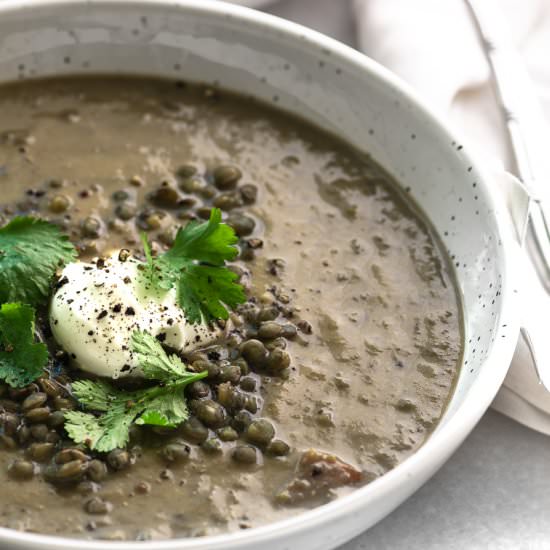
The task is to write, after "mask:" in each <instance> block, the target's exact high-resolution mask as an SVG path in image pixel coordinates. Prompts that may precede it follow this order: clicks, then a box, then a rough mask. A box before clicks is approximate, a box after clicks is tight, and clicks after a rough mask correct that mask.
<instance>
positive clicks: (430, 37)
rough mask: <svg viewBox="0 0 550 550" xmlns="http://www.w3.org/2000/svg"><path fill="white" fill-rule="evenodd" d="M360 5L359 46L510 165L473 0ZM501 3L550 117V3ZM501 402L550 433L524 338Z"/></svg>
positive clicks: (540, 298) (500, 165)
mask: <svg viewBox="0 0 550 550" xmlns="http://www.w3.org/2000/svg"><path fill="white" fill-rule="evenodd" d="M354 6H355V10H356V12H357V21H358V40H359V47H360V48H361V49H362V50H363V51H364V52H365V53H367V54H368V55H369V56H370V57H372V58H374V59H376V60H377V61H378V62H379V63H381V64H383V65H385V66H386V67H388V68H389V69H391V70H392V71H393V72H395V73H397V74H398V75H399V76H401V77H402V78H404V79H405V80H406V81H408V82H409V84H411V85H412V86H413V87H414V88H416V90H417V91H418V92H419V93H420V95H421V96H423V97H424V99H425V100H426V102H427V103H428V105H429V106H430V107H431V108H432V109H433V110H435V111H436V112H438V113H439V115H440V116H441V117H442V118H444V119H445V120H446V121H447V122H448V123H449V124H450V126H452V127H453V128H454V130H455V131H456V132H458V133H459V134H461V135H462V136H464V139H465V140H467V141H468V142H469V143H470V147H473V148H474V150H475V151H476V152H477V153H478V154H477V156H478V157H481V158H483V159H484V161H485V162H486V163H487V164H489V165H491V167H492V168H493V169H495V170H498V169H509V168H510V166H511V164H512V163H511V154H510V151H509V148H508V141H507V136H506V132H505V128H504V125H503V120H502V116H501V114H500V112H499V108H498V104H497V102H496V100H495V96H494V92H493V89H492V86H491V81H490V70H489V66H488V63H487V61H486V59H485V56H484V53H483V50H482V47H481V43H480V40H479V38H478V36H477V33H476V31H475V27H474V25H473V21H472V19H471V17H470V14H469V11H468V8H467V6H466V4H465V2H464V1H463V0H415V1H414V2H411V1H410V0H354ZM499 6H500V9H501V11H502V12H503V15H504V17H505V19H506V21H507V24H508V27H509V31H510V36H509V39H510V40H511V41H512V43H513V44H514V45H515V46H516V47H517V48H518V49H519V51H520V53H521V55H522V57H523V58H524V60H525V62H526V64H527V68H528V70H529V73H530V75H531V77H532V79H533V81H534V83H535V86H536V90H537V93H538V95H539V97H540V100H541V102H542V106H543V110H544V114H545V118H546V120H547V121H548V122H550V63H548V52H549V51H550V2H548V0H529V1H528V2H526V1H525V0H499ZM548 147H549V148H550V144H548ZM549 153H550V151H549ZM548 183H549V185H550V182H548ZM525 279H526V280H528V281H530V283H529V284H528V285H526V286H527V288H528V289H529V296H528V297H527V298H528V300H529V302H530V303H532V304H538V307H531V308H528V309H529V311H528V314H529V315H539V314H540V317H541V323H542V322H543V317H542V315H544V314H545V313H546V316H547V315H548V313H550V311H549V310H548V309H547V310H546V312H545V311H544V309H546V308H544V307H543V304H546V305H547V306H548V308H550V299H549V298H548V296H547V295H546V294H545V292H544V291H543V290H542V288H541V286H540V284H539V282H538V281H537V280H536V278H535V277H534V273H533V271H532V269H530V268H529V267H527V269H526V273H525ZM548 330H549V341H550V327H548ZM493 407H494V408H495V409H496V410H498V411H500V412H502V413H504V414H506V415H508V416H510V417H511V418H514V419H515V420H517V421H519V422H521V423H523V424H525V425H527V426H529V427H531V428H533V429H536V430H538V431H540V432H543V433H546V434H548V435H550V394H549V393H548V392H547V391H546V390H545V389H544V387H543V386H541V385H540V384H539V383H538V378H537V376H536V373H535V370H534V367H533V365H532V362H531V358H530V355H529V352H528V350H527V348H526V346H525V345H524V344H523V343H522V342H521V341H520V342H519V344H518V348H517V350H516V353H515V356H514V359H513V362H512V366H511V368H510V371H509V373H508V376H507V377H506V380H505V382H504V385H503V387H502V388H501V390H500V392H499V394H498V396H497V398H496V399H495V401H494V403H493Z"/></svg>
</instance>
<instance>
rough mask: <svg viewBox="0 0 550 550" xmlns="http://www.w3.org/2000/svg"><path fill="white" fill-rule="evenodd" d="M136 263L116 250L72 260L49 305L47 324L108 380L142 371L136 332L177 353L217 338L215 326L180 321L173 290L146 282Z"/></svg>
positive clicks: (86, 366) (85, 366)
mask: <svg viewBox="0 0 550 550" xmlns="http://www.w3.org/2000/svg"><path fill="white" fill-rule="evenodd" d="M139 265H140V262H139V261H138V260H136V259H134V258H132V257H129V258H127V259H126V258H124V255H123V254H118V253H117V254H114V255H113V256H111V257H110V258H108V259H105V260H102V259H100V260H95V261H93V262H91V263H86V262H75V263H71V264H68V265H67V266H66V267H65V269H64V270H63V273H62V274H61V278H60V281H59V285H60V286H59V288H58V290H57V291H56V293H55V294H54V296H53V298H52V302H51V305H50V326H51V329H52V332H53V336H54V338H55V339H56V341H57V342H58V344H59V345H60V346H61V347H62V348H63V349H64V350H65V351H66V352H67V353H69V354H70V355H71V357H72V358H73V360H74V362H75V364H76V365H77V366H78V367H80V368H81V369H82V370H85V371H87V372H90V373H93V374H96V375H98V376H108V377H111V378H119V377H123V376H129V375H132V376H140V375H142V373H141V371H140V369H139V365H138V364H137V361H136V358H135V357H134V354H133V353H132V350H131V338H132V334H133V333H134V331H136V330H140V331H147V332H149V333H150V334H152V335H153V336H156V337H157V338H158V339H159V340H160V341H161V342H163V343H164V344H166V345H167V346H169V347H171V348H174V349H175V350H178V351H180V352H183V351H186V352H187V351H192V350H194V349H197V348H199V347H204V346H205V345H208V344H210V343H212V342H214V341H215V340H216V339H217V338H219V336H220V330H219V329H213V328H210V327H208V326H206V325H203V324H190V323H189V322H188V321H187V320H186V319H185V315H184V313H183V311H182V310H181V308H180V307H179V306H178V304H177V300H176V290H175V289H170V290H168V291H163V290H159V289H156V288H154V287H153V286H152V285H150V284H146V283H145V278H144V276H143V273H142V272H141V271H140V270H139V269H138V266H139Z"/></svg>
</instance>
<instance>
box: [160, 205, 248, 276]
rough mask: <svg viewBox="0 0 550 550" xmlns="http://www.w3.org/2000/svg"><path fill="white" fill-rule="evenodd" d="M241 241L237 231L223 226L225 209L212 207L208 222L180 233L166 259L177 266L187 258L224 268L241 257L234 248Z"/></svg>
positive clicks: (186, 228)
mask: <svg viewBox="0 0 550 550" xmlns="http://www.w3.org/2000/svg"><path fill="white" fill-rule="evenodd" d="M238 240H239V239H238V237H237V236H236V235H235V232H234V231H233V228H232V227H230V226H229V225H227V224H225V223H222V212H221V210H220V209H219V208H212V210H211V211H210V219H209V220H208V222H204V223H201V222H199V221H196V220H195V221H192V222H190V223H188V224H187V225H186V226H185V227H184V228H182V229H180V230H179V231H178V233H177V235H176V239H175V241H174V244H173V246H172V248H171V249H170V250H169V251H168V252H166V253H165V254H164V255H163V258H164V259H165V260H166V261H168V262H170V263H171V264H173V265H174V266H177V265H178V263H180V262H183V263H185V261H186V260H187V259H193V260H197V261H199V262H203V263H205V264H209V265H217V266H222V265H224V262H226V261H230V260H233V259H234V258H235V256H236V255H237V254H238V250H237V249H236V248H235V247H234V246H233V245H234V244H236V243H237V242H238Z"/></svg>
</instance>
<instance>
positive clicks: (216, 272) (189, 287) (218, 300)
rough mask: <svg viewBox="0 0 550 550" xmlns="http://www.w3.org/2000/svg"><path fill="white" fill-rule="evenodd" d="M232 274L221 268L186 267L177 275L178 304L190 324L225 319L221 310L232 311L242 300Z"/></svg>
mask: <svg viewBox="0 0 550 550" xmlns="http://www.w3.org/2000/svg"><path fill="white" fill-rule="evenodd" d="M237 279H238V276H237V274H236V273H233V271H230V270H229V269H227V268H225V267H214V266H207V265H196V264H189V265H188V266H187V267H185V268H183V269H182V271H181V272H180V279H179V282H178V303H179V304H180V306H181V307H182V308H183V309H184V310H185V315H186V317H187V319H189V321H190V322H191V323H197V322H200V321H201V320H202V319H203V318H204V319H206V320H207V321H212V320H214V319H227V318H228V317H229V312H228V311H227V309H226V308H225V306H224V304H225V305H228V306H229V307H231V308H234V307H236V306H237V305H238V304H241V303H242V302H244V301H245V300H246V296H245V294H244V291H243V289H242V287H241V285H239V284H237V283H236V282H235V281H236V280H237Z"/></svg>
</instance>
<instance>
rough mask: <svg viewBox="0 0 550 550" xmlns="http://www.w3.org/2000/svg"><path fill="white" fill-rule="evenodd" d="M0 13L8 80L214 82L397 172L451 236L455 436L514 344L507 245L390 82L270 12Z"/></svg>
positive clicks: (481, 197) (86, 6) (134, 5)
mask: <svg viewBox="0 0 550 550" xmlns="http://www.w3.org/2000/svg"><path fill="white" fill-rule="evenodd" d="M3 4H4V6H3V7H2V8H0V10H1V13H0V82H4V81H11V80H17V79H25V78H37V77H43V76H50V75H59V74H75V73H82V74H93V73H113V74H121V73H127V74H140V75H144V74H145V75H151V76H161V77H169V78H174V79H183V80H188V81H200V82H206V83H209V84H212V85H216V86H220V87H222V88H228V89H231V90H235V91H238V92H241V93H243V94H248V95H250V96H253V97H255V98H258V99H261V100H263V101H265V102H269V103H272V104H276V105H277V106H278V107H280V108H282V109H285V110H287V111H290V112H293V113H296V114H297V115H299V116H301V117H303V118H306V119H308V120H309V121H311V122H313V123H314V124H316V125H318V126H320V127H322V128H324V129H326V130H328V131H330V132H332V133H334V134H337V135H339V136H342V137H343V138H344V139H345V140H346V141H348V142H349V143H350V144H352V145H354V146H355V147H357V148H358V149H360V150H362V151H368V152H369V153H370V154H371V155H372V156H373V157H374V158H375V159H376V160H377V161H378V162H379V163H380V164H381V165H382V166H383V167H384V168H385V169H386V170H387V171H388V172H390V173H391V174H392V175H393V176H394V177H395V178H396V179H397V181H398V182H399V183H400V184H401V186H402V187H403V192H404V193H407V194H409V195H410V197H411V198H412V199H414V200H415V201H416V202H417V204H418V205H419V207H420V208H421V210H423V211H424V213H425V214H426V215H427V216H428V217H429V219H430V221H431V223H432V225H433V227H434V228H435V229H436V231H437V232H438V234H439V236H440V237H441V240H442V242H443V244H444V247H445V248H446V249H447V250H448V252H449V255H450V257H451V258H452V261H453V265H454V269H455V273H456V279H457V282H458V286H459V291H460V294H461V300H462V302H463V310H464V330H465V349H464V365H463V368H462V370H461V373H460V376H459V380H458V383H457V387H456V390H455V393H454V395H453V398H452V400H451V403H450V405H449V408H448V410H447V412H446V414H445V416H444V418H443V421H442V422H441V424H440V425H439V427H438V428H437V430H436V431H441V430H443V429H444V428H445V425H446V424H447V423H448V422H450V420H451V419H452V418H453V416H454V414H455V412H456V411H458V410H459V409H460V408H461V406H462V405H463V404H464V403H465V402H466V400H467V399H468V396H469V394H470V393H471V390H472V387H473V386H474V385H475V384H476V380H477V379H478V378H479V375H480V372H481V371H482V370H483V366H484V364H485V360H486V358H487V357H488V355H489V354H493V353H495V350H494V348H495V347H496V346H497V343H499V344H501V343H502V341H503V339H506V338H509V339H512V340H514V339H515V337H516V335H517V332H516V328H517V327H516V323H515V322H514V321H513V320H511V319H506V318H504V317H503V313H502V311H503V309H502V303H501V302H502V300H503V297H504V298H505V297H506V296H508V295H510V293H511V292H512V290H513V289H511V288H510V282H509V280H508V279H507V272H506V258H505V254H504V252H503V249H504V247H503V241H506V239H509V238H510V237H509V236H508V234H507V233H506V235H504V236H503V231H504V229H503V227H502V224H501V221H499V220H500V216H501V214H500V213H499V211H498V207H496V206H495V204H497V203H498V201H497V202H495V200H494V197H493V195H492V193H491V191H490V190H489V188H488V187H487V185H486V184H485V183H484V179H483V176H482V175H481V174H480V173H479V172H478V171H477V169H476V168H475V167H473V166H472V163H471V160H470V158H469V156H468V154H467V153H466V152H465V151H464V149H463V148H462V144H461V143H458V142H457V141H456V140H454V139H453V138H452V137H451V136H450V135H449V133H448V132H446V131H445V130H444V129H443V128H442V127H441V126H440V125H439V124H437V123H436V122H435V120H434V119H433V117H432V116H431V115H430V114H428V113H427V112H426V111H425V110H424V109H422V108H421V107H419V106H418V103H417V101H416V100H415V99H414V98H413V97H412V96H411V95H410V94H409V93H408V92H406V91H403V87H402V86H401V84H399V83H398V82H397V80H396V79H395V78H394V77H393V76H391V75H390V74H389V73H387V72H386V71H384V70H383V69H381V68H379V67H377V66H376V65H375V64H374V63H372V62H368V61H366V60H365V58H363V56H361V55H360V54H358V53H353V52H352V51H351V50H349V49H347V48H345V47H343V46H338V45H337V44H336V43H335V42H333V41H330V40H329V39H322V38H320V37H319V36H318V35H317V34H316V33H313V32H307V31H305V30H304V29H302V28H301V27H299V26H295V25H292V24H290V23H289V24H288V25H287V26H286V27H285V30H284V31H283V30H282V27H280V26H279V25H277V24H274V20H273V18H270V17H269V16H260V15H255V14H254V12H249V11H248V10H242V9H239V8H230V7H223V5H222V7H220V5H218V3H202V5H199V4H200V3H193V2H185V1H184V2H180V3H179V4H178V5H174V4H173V3H171V4H168V3H162V4H161V3H159V2H154V1H151V2H142V3H140V2H128V1H119V2H116V3H115V2H106V1H94V0H92V1H91V2H87V3H84V2H82V3H78V2H74V3H73V2H63V1H62V2H57V3H53V2H52V3H50V2H48V3H45V2H31V1H27V2H26V3H24V6H25V7H23V8H18V6H17V3H16V2H11V0H6V1H5V2H4V3H3ZM214 4H216V6H214ZM504 244H506V243H505V242H504ZM512 348H513V342H511V343H510V344H508V345H507V346H506V347H502V345H501V347H500V351H499V353H501V354H502V357H503V359H502V361H504V363H505V364H504V365H503V366H502V367H500V371H495V372H494V377H495V380H494V382H493V383H492V385H491V386H490V387H487V392H488V394H489V395H488V397H486V402H485V406H487V405H488V402H489V400H490V399H491V397H492V396H493V395H494V394H495V392H496V390H497V388H498V385H499V384H500V381H501V380H502V378H503V376H504V373H505V368H506V366H507V361H508V360H509V357H507V354H509V353H510V352H511V349H512ZM479 414H481V411H480V412H479ZM478 416H479V415H478ZM472 424H473V423H472ZM471 427H472V426H469V428H471Z"/></svg>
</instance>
